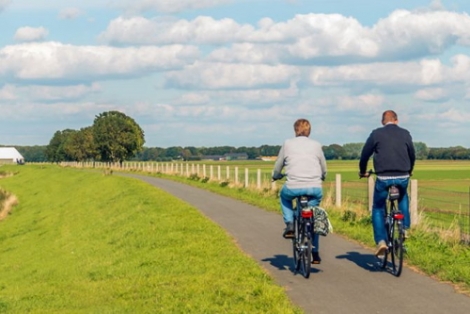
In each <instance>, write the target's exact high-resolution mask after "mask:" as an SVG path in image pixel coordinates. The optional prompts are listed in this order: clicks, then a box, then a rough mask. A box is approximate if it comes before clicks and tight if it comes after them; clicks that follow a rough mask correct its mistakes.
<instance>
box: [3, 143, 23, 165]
mask: <svg viewBox="0 0 470 314" xmlns="http://www.w3.org/2000/svg"><path fill="white" fill-rule="evenodd" d="M16 163H24V158H23V156H22V155H21V154H20V153H19V152H18V151H17V150H16V148H14V147H0V164H16Z"/></svg>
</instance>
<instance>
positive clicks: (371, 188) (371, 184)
mask: <svg viewBox="0 0 470 314" xmlns="http://www.w3.org/2000/svg"><path fill="white" fill-rule="evenodd" d="M367 183H368V188H369V189H368V194H367V196H368V198H369V211H371V212H372V206H373V205H374V187H375V180H374V177H373V176H369V178H368V181H367Z"/></svg>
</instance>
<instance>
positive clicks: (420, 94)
mask: <svg viewBox="0 0 470 314" xmlns="http://www.w3.org/2000/svg"><path fill="white" fill-rule="evenodd" d="M415 98H416V99H420V100H424V101H442V100H445V99H447V98H448V95H447V92H446V90H445V89H443V88H441V87H438V88H425V89H420V90H418V91H417V92H416V93H415Z"/></svg>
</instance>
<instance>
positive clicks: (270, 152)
mask: <svg viewBox="0 0 470 314" xmlns="http://www.w3.org/2000/svg"><path fill="white" fill-rule="evenodd" d="M280 150H281V145H262V146H261V147H260V148H259V152H260V154H261V156H277V155H278V154H279V151H280Z"/></svg>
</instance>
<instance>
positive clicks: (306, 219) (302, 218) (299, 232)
mask: <svg viewBox="0 0 470 314" xmlns="http://www.w3.org/2000/svg"><path fill="white" fill-rule="evenodd" d="M283 177H285V174H282V175H281V177H280V178H283ZM280 178H278V179H277V180H279V179H280ZM273 181H275V180H273ZM310 199H311V196H308V195H301V196H297V197H296V198H295V200H296V205H295V207H294V208H295V211H294V237H293V238H292V251H293V261H294V272H295V273H298V272H300V273H301V274H302V275H303V276H304V277H305V278H307V279H308V278H309V277H310V271H311V268H312V266H311V264H312V248H313V244H312V242H313V227H314V221H313V219H314V212H313V208H312V207H311V206H309V204H308V203H309V201H310Z"/></svg>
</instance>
